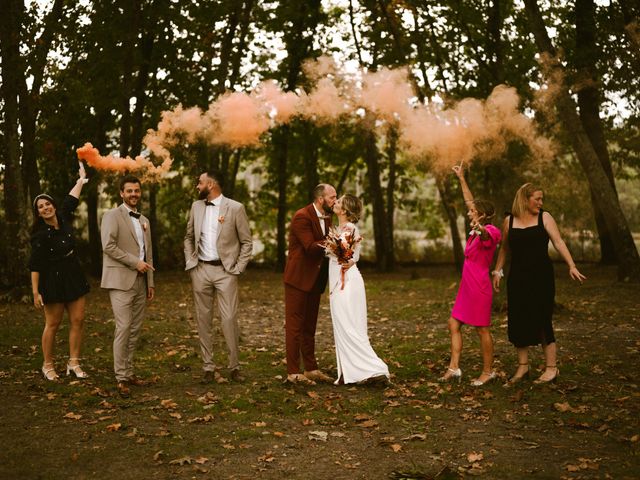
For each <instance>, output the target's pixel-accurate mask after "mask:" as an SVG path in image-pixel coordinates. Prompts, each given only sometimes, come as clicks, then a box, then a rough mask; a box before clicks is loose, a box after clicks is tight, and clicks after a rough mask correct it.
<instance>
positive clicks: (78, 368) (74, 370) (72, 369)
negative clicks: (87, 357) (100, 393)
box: [67, 358, 89, 379]
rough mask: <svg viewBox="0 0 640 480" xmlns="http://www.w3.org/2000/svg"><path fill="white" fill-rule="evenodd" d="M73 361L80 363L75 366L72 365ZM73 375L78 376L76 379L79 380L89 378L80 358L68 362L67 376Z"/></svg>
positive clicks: (70, 359)
mask: <svg viewBox="0 0 640 480" xmlns="http://www.w3.org/2000/svg"><path fill="white" fill-rule="evenodd" d="M73 361H75V362H78V363H76V364H75V365H71V362H73ZM72 373H73V374H74V375H75V376H76V378H79V379H83V378H89V375H88V374H87V372H85V371H84V370H82V367H81V366H80V359H79V358H69V361H68V362H67V376H69V375H71V374H72Z"/></svg>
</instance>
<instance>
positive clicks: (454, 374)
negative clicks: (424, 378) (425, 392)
mask: <svg viewBox="0 0 640 480" xmlns="http://www.w3.org/2000/svg"><path fill="white" fill-rule="evenodd" d="M454 380H455V381H457V382H458V383H460V380H462V370H460V369H459V368H456V369H455V370H454V369H453V368H447V371H446V372H445V373H444V375H443V376H441V377H440V378H439V379H438V381H439V382H451V381H454Z"/></svg>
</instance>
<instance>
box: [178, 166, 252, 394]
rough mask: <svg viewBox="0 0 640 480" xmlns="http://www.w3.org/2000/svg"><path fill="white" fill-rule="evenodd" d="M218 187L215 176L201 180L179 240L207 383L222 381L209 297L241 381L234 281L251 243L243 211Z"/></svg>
mask: <svg viewBox="0 0 640 480" xmlns="http://www.w3.org/2000/svg"><path fill="white" fill-rule="evenodd" d="M222 181H223V177H222V175H221V174H220V172H218V171H215V170H211V171H208V172H205V173H203V174H201V175H200V177H199V178H198V185H197V187H196V188H197V189H198V192H199V198H200V199H199V200H197V201H195V202H193V204H192V205H191V212H190V213H189V222H188V223H187V233H186V235H185V237H184V258H185V264H186V267H185V270H187V271H188V272H189V275H190V276H191V284H192V287H193V299H194V303H195V310H196V321H197V323H198V336H199V338H200V350H201V352H202V360H203V362H204V367H203V368H204V377H203V381H204V382H206V383H208V382H211V381H216V382H217V383H224V382H226V381H227V380H226V379H225V378H224V377H223V376H222V375H220V373H219V372H218V369H217V368H216V365H215V363H214V361H213V354H212V344H213V338H212V337H213V322H212V320H213V302H214V297H215V298H216V300H217V302H218V310H219V312H220V320H221V323H222V333H223V334H224V338H225V340H226V343H227V347H228V349H229V363H228V367H229V369H230V371H231V379H232V380H235V381H242V380H243V378H242V376H241V375H240V362H239V360H238V341H239V337H240V330H239V328H238V320H237V318H236V313H237V310H238V276H239V275H240V274H241V273H242V272H244V270H245V268H246V267H247V264H248V263H249V260H250V259H251V252H252V250H253V240H252V237H251V229H250V228H249V220H248V218H247V214H246V212H245V209H244V206H243V205H242V204H241V203H239V202H236V201H234V200H231V199H229V198H226V197H225V196H224V195H223V194H222V188H223V185H222Z"/></svg>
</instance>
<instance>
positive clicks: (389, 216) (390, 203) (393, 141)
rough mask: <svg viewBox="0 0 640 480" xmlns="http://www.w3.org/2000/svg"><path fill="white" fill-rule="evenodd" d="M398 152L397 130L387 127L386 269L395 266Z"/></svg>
mask: <svg viewBox="0 0 640 480" xmlns="http://www.w3.org/2000/svg"><path fill="white" fill-rule="evenodd" d="M397 152H398V131H397V130H396V128H395V127H389V130H388V132H387V149H386V153H387V159H388V161H389V181H388V182H387V208H386V218H385V220H386V225H385V229H384V234H385V239H384V244H385V247H386V248H387V249H388V257H389V258H388V270H393V269H394V268H395V266H396V256H395V246H394V242H393V234H394V231H395V229H394V223H395V222H394V220H395V219H394V213H395V192H396V176H397V165H396V158H397Z"/></svg>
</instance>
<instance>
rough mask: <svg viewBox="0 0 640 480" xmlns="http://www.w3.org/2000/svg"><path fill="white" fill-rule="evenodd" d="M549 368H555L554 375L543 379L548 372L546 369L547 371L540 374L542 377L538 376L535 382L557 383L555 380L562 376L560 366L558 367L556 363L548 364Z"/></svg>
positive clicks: (538, 383)
mask: <svg viewBox="0 0 640 480" xmlns="http://www.w3.org/2000/svg"><path fill="white" fill-rule="evenodd" d="M546 368H547V370H548V369H550V368H553V369H555V371H556V373H555V375H554V376H553V377H551V378H550V379H548V380H543V379H542V377H544V374H545V373H547V372H546V370H545V372H544V373H543V374H542V375H540V378H538V379H537V380H534V382H533V383H535V384H537V385H540V384H541V383H555V381H556V380H557V379H558V377H559V376H560V369H559V368H558V367H556V366H555V365H546Z"/></svg>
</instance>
